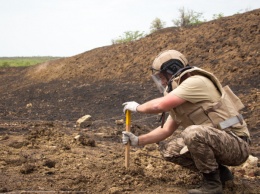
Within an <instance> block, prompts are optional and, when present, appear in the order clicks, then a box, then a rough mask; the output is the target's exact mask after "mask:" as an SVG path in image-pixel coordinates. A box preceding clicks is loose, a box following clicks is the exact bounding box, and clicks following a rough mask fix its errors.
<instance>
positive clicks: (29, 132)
mask: <svg viewBox="0 0 260 194" xmlns="http://www.w3.org/2000/svg"><path fill="white" fill-rule="evenodd" d="M165 49H176V50H179V51H180V52H182V53H184V54H185V55H186V56H187V58H188V59H189V63H190V65H194V66H198V67H201V68H204V69H206V70H209V71H211V72H213V73H214V74H215V75H216V76H217V77H218V78H219V79H220V81H221V82H222V84H223V85H227V84H228V85H229V86H230V87H231V88H232V89H233V90H234V92H235V93H236V94H237V95H238V96H239V97H240V98H241V100H242V102H243V103H244V104H245V108H244V109H243V116H244V118H245V119H246V121H247V123H248V127H249V129H250V132H251V136H252V137H251V138H252V145H251V150H252V153H251V154H252V155H253V156H255V157H258V158H259V157H260V149H259V135H260V132H259V127H260V120H259V117H260V110H259V105H260V101H259V99H260V98H259V96H260V91H259V83H260V81H259V72H260V71H259V70H260V64H259V61H260V57H259V56H260V55H259V50H260V10H259V9H258V10H254V11H251V12H247V13H244V14H237V15H234V16H231V17H225V18H222V19H219V20H215V21H210V22H206V23H203V24H201V25H199V26H193V27H187V28H174V27H172V28H166V29H163V30H160V31H157V32H155V33H153V34H150V35H148V36H147V37H145V38H142V39H140V40H138V41H135V42H131V43H125V44H117V45H111V46H105V47H101V48H96V49H93V50H90V51H87V52H84V53H82V54H78V55H76V56H72V57H68V58H63V59H59V60H53V61H49V62H46V63H42V64H38V65H36V66H32V67H26V68H1V69H0V83H1V85H0V93H1V96H0V143H1V147H0V192H3V193H12V192H13V193H41V192H45V193H46V192H47V193H63V192H66V193H114V194H116V193H145V194H146V193H147V194H148V193H176V194H178V193H180V194H181V193H185V192H186V190H187V189H189V188H193V187H194V186H195V185H197V184H199V182H200V180H201V176H200V174H198V173H196V172H192V171H189V170H187V169H185V168H183V167H180V166H178V165H175V164H172V163H169V162H166V161H164V160H163V159H162V158H161V157H160V155H159V152H158V150H157V146H156V144H152V145H147V146H144V147H136V148H134V147H132V148H131V153H130V167H129V168H128V169H127V168H125V166H124V160H125V158H124V152H125V148H124V146H123V145H122V144H121V132H122V131H123V130H125V125H124V124H121V125H120V124H116V121H118V120H121V119H123V120H124V119H125V116H124V114H123V112H122V103H123V102H125V101H130V100H135V101H137V102H139V103H142V102H145V101H147V100H150V99H153V98H155V97H159V96H160V94H159V93H158V92H157V89H156V88H155V87H154V85H153V83H152V81H151V80H150V78H149V76H150V72H149V67H150V65H151V63H152V61H153V59H154V58H155V56H156V55H157V54H158V53H159V52H160V51H163V50H165ZM86 114H89V115H91V116H92V120H93V124H92V125H91V126H89V127H86V128H78V127H76V121H77V119H78V118H80V117H82V116H84V115H86ZM157 120H158V115H140V114H133V115H132V125H131V131H132V132H134V133H135V134H137V135H139V134H143V133H146V132H148V131H150V130H152V129H153V128H154V127H156V126H157V125H159V123H158V122H157ZM180 131H181V130H178V131H177V132H176V133H175V134H174V136H178V135H179V133H180ZM79 136H80V138H78V137H79ZM259 166H260V163H258V164H257V166H255V167H247V168H243V167H241V166H240V167H231V170H232V172H233V173H234V174H235V180H234V183H233V184H228V185H226V187H225V188H224V193H227V194H229V193H230V194H231V193H232V194H233V193H241V194H242V193H260V190H259V187H260V186H259V185H260V181H259V180H260V177H259V176H260V169H259Z"/></svg>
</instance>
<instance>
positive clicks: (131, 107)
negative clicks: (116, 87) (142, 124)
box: [122, 101, 140, 113]
mask: <svg viewBox="0 0 260 194" xmlns="http://www.w3.org/2000/svg"><path fill="white" fill-rule="evenodd" d="M122 105H123V106H124V109H123V112H124V113H125V112H126V110H130V111H132V112H137V110H136V109H137V107H138V106H139V105H140V104H138V103H137V102H135V101H131V102H125V103H123V104H122Z"/></svg>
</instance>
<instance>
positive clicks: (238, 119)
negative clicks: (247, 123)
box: [218, 114, 243, 129]
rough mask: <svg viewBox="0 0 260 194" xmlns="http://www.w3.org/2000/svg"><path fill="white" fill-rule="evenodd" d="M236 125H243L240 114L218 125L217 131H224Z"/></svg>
mask: <svg viewBox="0 0 260 194" xmlns="http://www.w3.org/2000/svg"><path fill="white" fill-rule="evenodd" d="M237 123H240V124H241V125H242V124H243V116H242V115H241V114H239V115H237V116H234V117H231V118H229V119H227V120H225V121H222V122H220V123H219V124H218V128H219V129H226V128H228V127H231V126H232V125H235V124H237Z"/></svg>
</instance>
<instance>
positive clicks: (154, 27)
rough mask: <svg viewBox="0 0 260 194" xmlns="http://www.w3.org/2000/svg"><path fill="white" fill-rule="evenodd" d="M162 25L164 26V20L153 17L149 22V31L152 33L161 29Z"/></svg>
mask: <svg viewBox="0 0 260 194" xmlns="http://www.w3.org/2000/svg"><path fill="white" fill-rule="evenodd" d="M164 26H165V22H163V21H162V20H160V19H159V18H155V19H154V20H153V21H152V23H151V27H150V32H151V33H153V32H155V31H157V30H160V29H163V28H164Z"/></svg>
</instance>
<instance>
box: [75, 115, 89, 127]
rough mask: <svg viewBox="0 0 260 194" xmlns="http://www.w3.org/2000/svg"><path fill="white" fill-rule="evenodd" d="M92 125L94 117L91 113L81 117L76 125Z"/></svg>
mask: <svg viewBox="0 0 260 194" xmlns="http://www.w3.org/2000/svg"><path fill="white" fill-rule="evenodd" d="M90 125H92V119H91V116H90V115H85V116H83V117H81V118H79V119H78V120H77V122H76V126H77V127H80V128H85V127H89V126H90Z"/></svg>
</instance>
